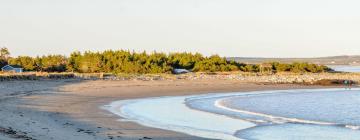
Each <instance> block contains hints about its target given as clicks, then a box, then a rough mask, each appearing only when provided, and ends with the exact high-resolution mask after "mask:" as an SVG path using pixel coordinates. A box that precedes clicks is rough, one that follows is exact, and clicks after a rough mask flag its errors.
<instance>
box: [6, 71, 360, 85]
mask: <svg viewBox="0 0 360 140" xmlns="http://www.w3.org/2000/svg"><path fill="white" fill-rule="evenodd" d="M42 79H80V80H114V81H124V80H139V81H158V80H214V79H218V80H236V81H243V82H251V83H273V84H293V83H295V84H313V83H316V82H317V81H320V80H325V79H326V80H350V81H354V82H355V83H359V82H360V73H277V74H263V73H187V74H179V75H174V74H120V75H114V74H103V73H86V74H79V73H52V74H49V73H45V74H44V73H42V74H37V73H36V74H35V73H30V74H13V75H12V74H8V75H0V81H11V80H42Z"/></svg>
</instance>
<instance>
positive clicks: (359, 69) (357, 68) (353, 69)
mask: <svg viewBox="0 0 360 140" xmlns="http://www.w3.org/2000/svg"><path fill="white" fill-rule="evenodd" d="M328 67H330V68H332V69H333V70H335V71H341V72H360V66H350V65H329V66H328Z"/></svg>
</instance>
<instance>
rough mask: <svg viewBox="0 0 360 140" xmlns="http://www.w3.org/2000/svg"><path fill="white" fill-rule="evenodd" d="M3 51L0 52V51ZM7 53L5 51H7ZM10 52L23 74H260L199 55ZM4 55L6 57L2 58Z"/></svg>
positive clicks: (304, 67) (293, 68)
mask: <svg viewBox="0 0 360 140" xmlns="http://www.w3.org/2000/svg"><path fill="white" fill-rule="evenodd" d="M1 50H2V49H1ZM6 50H7V49H6ZM9 55H10V53H8V51H7V53H6V51H4V54H3V51H1V57H0V60H1V61H0V62H1V64H2V65H4V64H11V65H20V66H22V67H23V68H24V70H25V71H44V72H80V73H96V72H105V73H139V74H145V73H171V72H172V71H173V70H174V69H187V70H190V71H193V72H227V71H243V72H260V71H262V70H264V68H263V65H261V64H244V63H240V62H236V61H233V60H227V59H226V58H224V57H220V56H219V55H212V56H203V55H202V54H199V53H195V54H194V53H187V52H183V53H170V54H165V53H159V52H153V53H146V52H141V53H137V52H131V51H127V50H117V51H114V50H108V51H103V52H91V51H86V52H84V53H81V52H73V53H71V54H70V56H68V57H66V56H63V55H47V56H38V57H30V56H18V57H15V58H12V57H9ZM5 56H6V57H5ZM268 65H270V67H266V68H265V69H266V70H267V71H271V72H312V73H319V72H327V71H331V69H330V68H328V67H326V66H323V65H316V64H310V63H292V64H283V63H278V62H272V63H268Z"/></svg>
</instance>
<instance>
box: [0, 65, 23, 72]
mask: <svg viewBox="0 0 360 140" xmlns="http://www.w3.org/2000/svg"><path fill="white" fill-rule="evenodd" d="M1 71H3V72H15V73H21V72H23V68H22V67H21V66H19V65H6V66H4V67H2V68H1Z"/></svg>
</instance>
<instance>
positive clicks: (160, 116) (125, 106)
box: [106, 89, 360, 140]
mask: <svg viewBox="0 0 360 140" xmlns="http://www.w3.org/2000/svg"><path fill="white" fill-rule="evenodd" d="M359 106H360V89H352V90H345V89H320V90H319V89H308V90H280V91H257V92H236V93H222V94H219V93H218V94H205V95H197V96H180V97H159V98H146V99H135V100H123V101H115V102H113V103H111V104H110V105H108V106H106V109H108V110H109V111H110V112H112V113H114V114H117V115H119V116H121V117H122V118H124V119H123V120H121V121H134V122H137V123H139V124H142V125H145V126H149V127H154V128H160V129H166V130H171V131H176V132H181V133H186V134H189V135H194V136H198V137H204V138H211V139H225V140H228V139H249V140H253V139H260V140H262V139H265V140H278V139H285V140H287V139H288V140H293V139H295V140H296V139H299V140H301V139H310V140H311V139H314V140H329V139H330V140H331V139H334V140H337V139H346V140H348V139H349V140H352V139H359V138H360V130H359V128H360V107H359Z"/></svg>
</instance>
